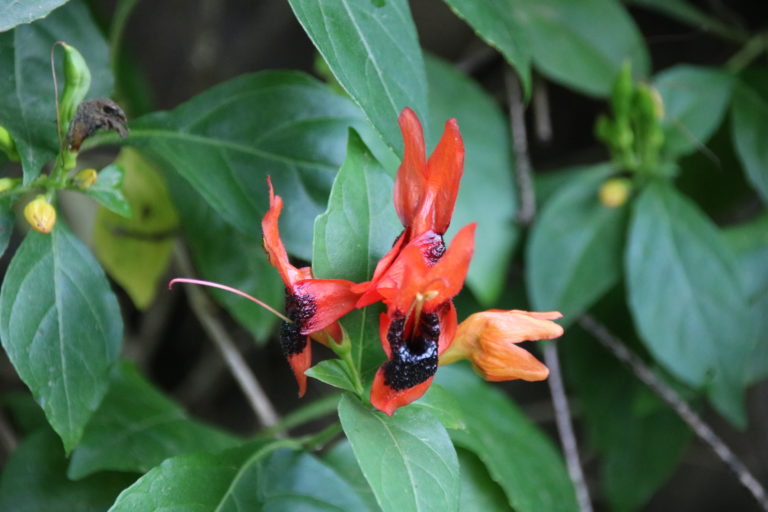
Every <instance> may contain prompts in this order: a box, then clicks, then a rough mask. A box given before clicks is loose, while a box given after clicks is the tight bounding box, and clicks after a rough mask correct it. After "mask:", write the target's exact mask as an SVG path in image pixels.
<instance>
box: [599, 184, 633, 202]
mask: <svg viewBox="0 0 768 512" xmlns="http://www.w3.org/2000/svg"><path fill="white" fill-rule="evenodd" d="M631 191H632V181H631V180H629V179H627V178H611V179H609V180H606V181H605V182H604V183H603V185H602V186H601V187H600V190H599V192H598V196H599V197H600V202H601V203H602V204H603V206H605V207H606V208H618V207H619V206H622V205H623V204H624V203H626V202H627V199H628V198H629V193H630V192H631Z"/></svg>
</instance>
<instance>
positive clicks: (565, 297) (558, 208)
mask: <svg viewBox="0 0 768 512" xmlns="http://www.w3.org/2000/svg"><path fill="white" fill-rule="evenodd" d="M613 173H615V170H614V169H613V168H612V166H611V165H610V164H600V165H596V166H594V167H593V168H592V169H589V170H587V171H585V172H583V173H579V174H577V175H573V176H572V178H571V180H570V181H569V182H568V183H567V184H565V185H563V186H562V187H560V188H558V189H557V192H555V194H554V195H553V196H552V198H551V199H550V200H549V201H548V202H547V203H546V205H545V206H544V208H543V209H542V210H541V214H540V215H539V217H538V219H537V220H536V223H535V224H534V226H533V230H532V232H531V236H530V238H529V239H528V246H527V248H526V261H527V265H526V268H525V271H526V282H527V283H528V287H529V288H528V289H529V294H530V298H531V305H532V306H533V309H535V310H538V311H553V310H557V311H561V312H562V313H563V315H564V316H565V322H566V323H570V322H573V321H574V320H576V318H577V317H578V315H579V314H580V313H582V312H584V311H585V310H587V309H588V308H589V307H590V306H591V305H592V304H593V303H594V302H595V301H596V300H598V299H599V298H600V297H601V296H602V295H603V294H604V293H605V292H606V291H608V290H609V289H610V288H611V287H612V286H613V285H615V284H616V283H617V282H618V280H619V278H620V276H621V270H622V267H621V255H622V247H623V242H624V231H625V229H626V224H627V222H626V221H627V208H626V207H619V208H615V209H613V208H606V207H605V206H603V205H602V204H601V203H600V200H599V199H598V190H599V188H600V185H601V184H602V183H603V181H605V180H606V179H607V178H609V177H610V176H611V174H613Z"/></svg>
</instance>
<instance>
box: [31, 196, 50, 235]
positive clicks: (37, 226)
mask: <svg viewBox="0 0 768 512" xmlns="http://www.w3.org/2000/svg"><path fill="white" fill-rule="evenodd" d="M24 218H25V219H27V222H28V223H29V225H30V226H32V229H34V230H35V231H38V232H40V233H44V234H48V233H50V232H51V230H52V229H53V226H54V224H56V209H55V208H54V207H53V205H51V203H49V202H48V200H47V199H46V198H45V196H42V195H40V196H37V197H36V198H35V199H33V200H32V201H30V202H29V203H27V206H25V207H24Z"/></svg>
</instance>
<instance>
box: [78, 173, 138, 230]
mask: <svg viewBox="0 0 768 512" xmlns="http://www.w3.org/2000/svg"><path fill="white" fill-rule="evenodd" d="M124 176H125V170H124V169H123V168H122V167H121V166H120V165H118V164H111V165H108V166H107V167H105V168H104V169H102V170H101V172H99V177H98V178H96V182H95V183H94V184H93V185H91V187H90V188H88V189H87V190H86V191H85V193H86V194H87V195H89V196H91V197H92V198H94V199H95V200H96V201H98V202H99V204H101V205H102V206H103V207H105V208H107V209H108V210H110V211H113V212H115V213H116V214H118V215H121V216H123V217H131V216H132V215H133V212H132V210H131V205H130V203H129V202H128V200H127V199H126V198H125V196H124V195H123V178H124Z"/></svg>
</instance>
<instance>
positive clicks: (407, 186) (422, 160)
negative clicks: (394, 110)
mask: <svg viewBox="0 0 768 512" xmlns="http://www.w3.org/2000/svg"><path fill="white" fill-rule="evenodd" d="M398 123H399V124H400V131H401V132H402V133H403V162H402V163H401V164H400V168H399V169H398V171H397V177H396V178H395V210H396V211H397V216H398V217H400V222H402V223H403V226H406V227H407V226H409V225H410V224H411V221H412V219H413V216H414V215H415V214H416V210H417V209H418V208H419V203H420V202H421V197H422V194H423V193H424V189H425V186H426V181H427V174H426V173H427V165H426V156H425V150H424V131H423V129H422V127H421V123H420V122H419V118H418V117H416V114H415V113H414V112H413V110H411V109H410V108H408V107H405V108H404V109H403V111H402V112H401V113H400V117H399V118H398Z"/></svg>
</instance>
